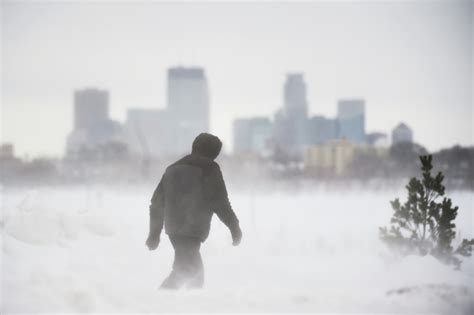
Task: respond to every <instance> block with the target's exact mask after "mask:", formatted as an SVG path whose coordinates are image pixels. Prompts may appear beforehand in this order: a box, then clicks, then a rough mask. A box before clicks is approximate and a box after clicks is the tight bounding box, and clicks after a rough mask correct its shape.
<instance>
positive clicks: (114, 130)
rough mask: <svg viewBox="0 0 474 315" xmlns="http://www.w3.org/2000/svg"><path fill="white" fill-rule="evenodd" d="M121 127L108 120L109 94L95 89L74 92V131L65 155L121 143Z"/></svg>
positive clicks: (68, 139)
mask: <svg viewBox="0 0 474 315" xmlns="http://www.w3.org/2000/svg"><path fill="white" fill-rule="evenodd" d="M122 136H123V129H122V125H121V124H120V123H118V122H116V121H114V120H111V119H110V118H109V92H108V91H106V90H100V89H96V88H87V89H83V90H77V91H74V129H73V130H72V132H71V133H70V134H69V135H68V137H67V141H66V154H67V155H68V156H74V155H76V154H77V153H78V152H79V151H80V150H82V149H85V148H96V147H97V146H99V145H102V144H105V143H108V142H123V137H122Z"/></svg>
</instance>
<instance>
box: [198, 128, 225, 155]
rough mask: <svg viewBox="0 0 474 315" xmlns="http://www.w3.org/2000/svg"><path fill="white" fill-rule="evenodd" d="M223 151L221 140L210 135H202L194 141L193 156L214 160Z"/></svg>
mask: <svg viewBox="0 0 474 315" xmlns="http://www.w3.org/2000/svg"><path fill="white" fill-rule="evenodd" d="M221 149H222V142H221V140H220V139H219V138H218V137H216V136H214V135H211V134H210V133H201V134H200V135H199V136H197V137H196V139H194V141H193V151H192V153H193V154H198V155H201V156H204V157H207V158H209V159H211V160H214V159H215V158H216V157H217V156H218V155H219V153H220V152H221Z"/></svg>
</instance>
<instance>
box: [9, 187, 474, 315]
mask: <svg viewBox="0 0 474 315" xmlns="http://www.w3.org/2000/svg"><path fill="white" fill-rule="evenodd" d="M152 190H153V187H146V188H143V187H141V188H140V187H133V188H131V187H121V188H120V187H119V188H117V187H116V188H106V187H101V186H83V187H76V188H70V189H66V188H41V189H7V188H3V190H2V193H1V194H0V196H1V198H2V200H1V201H2V205H3V207H2V214H3V216H2V220H3V221H2V225H1V226H2V242H3V251H2V255H1V257H2V274H1V275H2V292H1V295H0V296H1V297H2V301H1V302H2V308H1V309H2V313H15V312H21V313H37V312H48V313H49V312H61V313H64V312H80V313H83V312H114V313H125V312H363V313H368V312H371V313H373V312H375V313H381V312H383V313H388V312H390V313H392V312H404V313H445V314H459V313H464V314H469V313H471V314H472V312H473V310H474V306H473V292H474V291H473V290H474V285H473V283H474V281H473V280H474V260H473V259H472V257H471V258H469V259H466V260H464V262H463V265H462V270H461V271H455V270H454V269H453V268H452V267H449V266H446V265H443V264H441V263H439V262H438V261H437V260H435V259H434V258H432V257H430V256H427V257H418V256H409V257H405V258H394V257H393V256H391V255H390V253H389V252H388V251H387V249H386V248H385V246H384V244H382V243H381V242H380V241H379V240H378V227H379V226H383V225H387V224H388V223H389V220H390V217H391V208H390V205H389V200H391V199H393V198H395V197H401V198H402V199H403V198H404V196H405V192H404V191H402V190H400V191H393V190H391V191H378V192H368V191H362V190H348V191H335V190H328V189H323V188H319V189H313V190H308V191H306V192H300V193H294V194H290V193H278V192H273V193H269V192H266V193H256V192H254V193H253V194H251V193H248V192H247V193H244V192H240V193H239V192H238V191H232V189H231V191H230V196H231V201H232V203H233V206H234V208H235V210H236V212H237V215H238V216H239V218H240V221H241V226H242V230H243V233H244V238H243V241H242V244H241V246H240V247H233V246H232V245H231V237H230V233H229V232H228V230H227V229H226V227H225V226H224V225H223V224H221V223H220V222H219V221H218V219H217V217H214V219H213V224H212V228H211V235H210V237H209V239H208V241H207V242H206V243H205V244H204V245H203V247H202V256H203V259H204V264H205V273H206V283H205V287H204V289H202V290H181V291H178V292H169V291H160V290H158V286H159V285H160V283H161V281H162V280H163V279H164V278H165V277H166V276H167V274H168V273H169V272H170V270H171V264H172V259H173V251H172V247H171V244H170V242H169V240H168V238H167V237H166V236H165V235H163V234H162V241H161V243H160V246H159V247H158V249H157V251H154V252H150V251H148V249H147V248H146V246H145V244H144V243H145V239H146V236H147V233H148V222H149V221H148V203H149V198H150V196H151V193H152ZM473 196H474V194H473V193H472V192H454V193H452V194H451V197H452V198H453V202H454V204H455V205H458V206H459V207H460V210H459V215H458V218H457V220H456V222H457V231H458V239H457V241H458V240H459V238H460V237H462V238H470V237H473V236H474V235H473V234H474V233H473V216H472V210H473V207H472V205H473ZM456 244H457V242H456Z"/></svg>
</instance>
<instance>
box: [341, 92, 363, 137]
mask: <svg viewBox="0 0 474 315" xmlns="http://www.w3.org/2000/svg"><path fill="white" fill-rule="evenodd" d="M337 119H338V121H339V137H340V138H344V139H347V140H349V141H351V142H354V143H363V142H365V101H364V100H363V99H347V100H340V101H339V102H338V104H337Z"/></svg>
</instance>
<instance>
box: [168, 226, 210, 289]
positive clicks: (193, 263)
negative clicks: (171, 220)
mask: <svg viewBox="0 0 474 315" xmlns="http://www.w3.org/2000/svg"><path fill="white" fill-rule="evenodd" d="M169 238H170V241H171V244H172V245H173V248H174V253H175V254H174V262H173V270H172V271H171V273H170V275H169V276H168V277H167V278H166V279H165V280H164V281H163V283H162V284H161V288H163V289H179V288H180V287H182V286H183V285H184V284H187V287H188V288H201V287H202V286H203V284H204V268H203V263H202V258H201V253H200V252H199V251H200V248H201V240H199V239H197V238H194V237H186V236H172V235H170V236H169Z"/></svg>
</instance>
